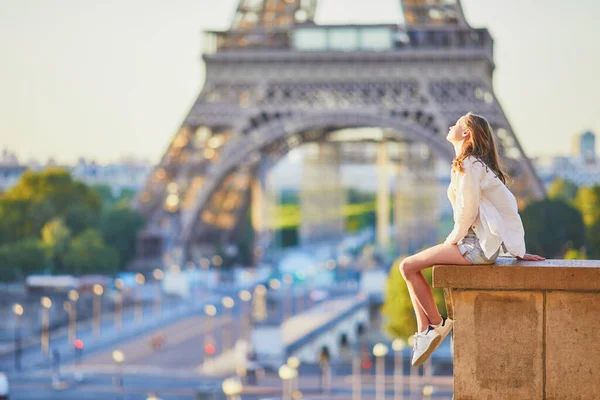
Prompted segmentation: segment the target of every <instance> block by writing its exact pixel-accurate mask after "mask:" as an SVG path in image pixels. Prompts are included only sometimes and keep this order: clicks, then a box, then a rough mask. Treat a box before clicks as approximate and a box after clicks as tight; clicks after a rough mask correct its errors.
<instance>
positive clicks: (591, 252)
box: [587, 220, 600, 260]
mask: <svg viewBox="0 0 600 400" xmlns="http://www.w3.org/2000/svg"><path fill="white" fill-rule="evenodd" d="M587 254H588V256H589V258H590V259H592V260H600V220H597V221H596V222H594V224H592V226H589V227H588V231H587Z"/></svg>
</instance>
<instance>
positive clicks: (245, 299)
mask: <svg viewBox="0 0 600 400" xmlns="http://www.w3.org/2000/svg"><path fill="white" fill-rule="evenodd" d="M238 296H239V298H240V300H241V301H242V303H241V304H240V324H241V327H240V337H241V338H245V337H246V332H248V333H249V332H250V313H249V310H248V306H247V303H249V302H250V300H252V293H250V291H248V290H241V291H240V293H239V294H238Z"/></svg>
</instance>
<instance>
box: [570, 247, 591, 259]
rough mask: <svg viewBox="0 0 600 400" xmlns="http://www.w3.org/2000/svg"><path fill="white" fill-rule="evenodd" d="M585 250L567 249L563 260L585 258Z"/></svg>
mask: <svg viewBox="0 0 600 400" xmlns="http://www.w3.org/2000/svg"><path fill="white" fill-rule="evenodd" d="M586 259H587V257H586V256H585V251H583V250H577V249H569V250H567V251H566V252H565V260H586Z"/></svg>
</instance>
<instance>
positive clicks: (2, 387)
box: [0, 372, 10, 400]
mask: <svg viewBox="0 0 600 400" xmlns="http://www.w3.org/2000/svg"><path fill="white" fill-rule="evenodd" d="M9 394H10V387H9V384H8V378H7V376H6V374H5V373H3V372H0V400H8V395H9Z"/></svg>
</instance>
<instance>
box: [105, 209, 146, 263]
mask: <svg viewBox="0 0 600 400" xmlns="http://www.w3.org/2000/svg"><path fill="white" fill-rule="evenodd" d="M143 226H144V219H143V218H142V216H141V215H140V214H139V213H137V212H136V211H133V210H131V209H130V208H129V207H127V206H124V205H121V204H118V205H116V206H114V207H112V208H110V209H108V210H106V211H105V212H104V213H103V214H102V222H101V225H100V231H101V232H102V238H103V239H104V242H105V243H106V244H107V245H109V246H111V247H113V248H114V249H116V250H117V251H118V253H119V260H120V263H121V267H125V265H127V263H128V262H129V261H131V260H132V259H133V258H134V257H135V248H136V244H137V234H138V232H139V230H140V229H141V228H142V227H143Z"/></svg>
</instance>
